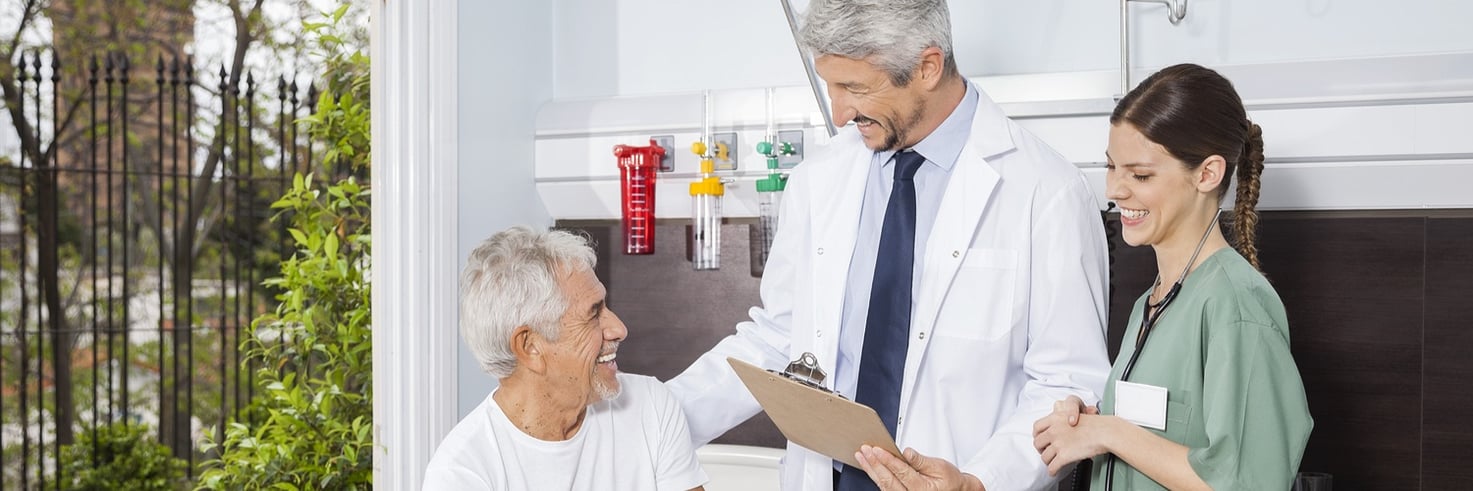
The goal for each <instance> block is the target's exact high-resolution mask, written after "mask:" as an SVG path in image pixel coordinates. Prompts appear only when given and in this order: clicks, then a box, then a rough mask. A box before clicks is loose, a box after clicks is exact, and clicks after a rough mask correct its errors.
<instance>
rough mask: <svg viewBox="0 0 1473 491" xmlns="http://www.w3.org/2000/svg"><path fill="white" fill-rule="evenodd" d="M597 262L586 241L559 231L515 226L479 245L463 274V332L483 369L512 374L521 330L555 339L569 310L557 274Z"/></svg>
mask: <svg viewBox="0 0 1473 491" xmlns="http://www.w3.org/2000/svg"><path fill="white" fill-rule="evenodd" d="M597 262H598V258H597V256H595V255H594V252H593V249H592V248H591V247H590V246H589V241H588V239H587V238H586V237H583V236H579V235H574V234H571V233H568V232H564V231H560V230H553V231H537V230H533V229H531V228H529V227H521V226H518V227H512V228H510V229H507V230H504V231H502V232H499V233H497V234H496V235H492V236H491V238H489V239H486V240H485V241H483V242H481V244H480V245H479V246H476V249H475V250H473V251H471V254H470V257H469V258H467V260H466V265H465V270H464V271H462V272H461V273H460V334H461V336H464V337H465V344H466V345H467V346H469V347H470V350H471V353H472V354H474V355H475V357H476V361H477V362H479V363H480V364H481V369H482V370H485V371H486V373H489V374H491V376H493V377H496V378H498V379H501V378H505V377H507V376H508V375H511V372H512V369H514V368H516V365H517V357H516V355H515V354H514V353H512V351H511V344H510V340H511V334H512V332H514V331H516V329H517V328H518V327H521V326H528V327H530V328H532V329H533V330H534V331H536V332H537V333H538V334H541V335H542V336H543V337H545V338H547V339H549V340H553V341H556V340H557V338H558V333H559V331H561V323H560V322H559V321H560V320H561V319H562V316H563V312H564V311H566V310H567V309H568V300H567V298H565V297H564V296H563V292H562V289H560V288H558V280H557V278H558V275H559V274H567V273H568V272H569V271H578V270H581V269H583V268H588V269H592V268H593V266H594V265H595V264H596V263H597Z"/></svg>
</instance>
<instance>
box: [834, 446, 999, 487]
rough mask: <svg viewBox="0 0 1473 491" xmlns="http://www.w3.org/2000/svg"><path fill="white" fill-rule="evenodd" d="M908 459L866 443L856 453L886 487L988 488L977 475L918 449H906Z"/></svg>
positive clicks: (865, 467) (871, 473)
mask: <svg viewBox="0 0 1473 491" xmlns="http://www.w3.org/2000/svg"><path fill="white" fill-rule="evenodd" d="M903 453H904V454H905V460H900V459H898V458H896V457H895V456H894V455H890V452H886V451H884V450H880V449H879V448H876V447H871V446H869V445H864V446H862V447H859V451H858V452H855V453H854V458H855V459H856V460H858V461H859V465H860V468H861V469H864V472H866V473H868V474H869V477H870V479H872V480H874V481H875V484H877V485H879V487H880V489H883V490H885V491H902V490H906V491H908V490H937V491H941V490H946V491H951V490H979V491H985V488H984V487H983V486H982V481H981V480H978V479H977V477H976V476H973V475H971V474H964V473H962V471H961V469H957V467H956V466H955V465H952V463H951V462H947V461H945V460H942V459H937V458H932V457H927V456H924V455H921V454H920V452H916V451H915V449H911V448H907V449H905V452H903Z"/></svg>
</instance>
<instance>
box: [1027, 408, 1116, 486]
mask: <svg viewBox="0 0 1473 491" xmlns="http://www.w3.org/2000/svg"><path fill="white" fill-rule="evenodd" d="M1071 418H1074V419H1073V420H1072V422H1071ZM1121 421H1124V420H1122V419H1120V418H1117V417H1115V416H1100V415H1098V414H1090V413H1085V414H1072V415H1071V412H1070V411H1055V412H1054V413H1053V414H1050V415H1048V416H1046V417H1044V418H1043V419H1040V420H1038V422H1037V423H1035V424H1034V425H1033V448H1035V449H1037V450H1038V454H1039V457H1042V458H1043V463H1044V464H1047V465H1048V474H1049V475H1050V476H1054V475H1058V473H1059V471H1060V470H1061V469H1063V468H1064V467H1065V466H1068V465H1069V464H1072V463H1075V462H1078V461H1081V460H1084V459H1088V458H1092V457H1094V456H1096V455H1100V454H1103V453H1105V452H1108V451H1109V445H1108V443H1109V442H1110V441H1112V440H1113V437H1112V436H1111V433H1112V432H1113V430H1114V428H1115V427H1116V425H1117V423H1119V422H1121ZM1127 424H1128V423H1127Z"/></svg>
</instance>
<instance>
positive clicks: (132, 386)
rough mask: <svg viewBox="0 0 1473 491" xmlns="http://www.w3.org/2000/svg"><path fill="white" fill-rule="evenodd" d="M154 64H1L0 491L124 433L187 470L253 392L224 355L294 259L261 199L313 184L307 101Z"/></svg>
mask: <svg viewBox="0 0 1473 491" xmlns="http://www.w3.org/2000/svg"><path fill="white" fill-rule="evenodd" d="M150 61H151V63H149V64H145V65H144V66H140V65H138V64H135V63H133V62H131V61H130V60H129V59H127V58H126V57H122V56H117V55H108V56H98V57H93V58H89V59H87V60H63V59H59V57H58V56H57V55H56V54H55V53H53V52H31V53H25V54H22V55H20V56H19V57H18V58H17V59H14V60H5V61H0V82H4V89H5V92H4V95H5V105H6V107H5V111H4V112H5V115H0V122H5V120H6V119H7V118H6V117H5V116H8V120H9V121H8V122H9V123H10V124H9V126H10V127H9V128H5V127H0V133H9V132H12V131H13V133H14V135H15V138H16V141H15V142H13V145H10V147H12V148H9V149H8V150H9V151H5V152H0V470H3V481H0V487H3V488H5V489H34V488H42V487H45V488H50V487H52V486H53V483H55V484H54V485H55V486H56V487H57V488H58V489H59V488H60V483H61V482H62V481H64V480H65V478H66V476H65V475H63V474H64V473H65V472H66V469H65V467H64V466H63V465H62V463H61V460H62V459H61V449H62V447H64V446H66V445H68V444H71V443H73V442H75V441H77V439H78V436H79V435H82V434H83V433H84V432H94V433H93V434H95V432H96V431H97V429H98V428H100V427H104V426H106V425H110V424H116V423H122V422H127V423H130V424H143V425H149V426H150V427H152V428H156V429H157V437H158V440H159V441H160V442H162V443H163V444H164V445H167V446H168V447H169V448H170V449H171V450H172V452H173V453H174V455H175V456H177V457H179V458H182V459H186V460H188V461H189V463H190V466H189V468H190V472H191V473H192V472H193V470H194V467H195V463H197V462H198V461H200V460H201V457H203V456H204V454H203V453H202V452H201V451H200V450H199V449H200V444H201V443H202V441H203V440H204V438H205V437H206V436H208V435H216V436H218V435H219V434H220V433H219V432H220V431H222V428H223V427H224V426H225V424H226V422H227V421H228V420H230V419H231V418H233V417H236V416H239V415H240V414H241V411H242V409H243V408H244V407H245V406H246V405H247V403H248V401H249V400H250V399H251V398H252V396H253V395H254V391H253V389H252V388H253V386H254V384H253V381H254V377H253V370H252V369H248V368H242V366H241V363H240V361H241V354H240V352H239V349H238V347H239V346H240V342H241V340H242V336H247V335H250V331H249V329H248V327H249V325H250V321H251V319H253V318H255V317H256V316H258V315H259V314H261V313H263V312H266V311H267V310H268V309H272V308H274V306H275V299H274V298H273V293H272V292H269V291H266V290H264V289H263V288H261V287H259V286H258V285H259V284H260V283H261V280H262V279H263V278H265V277H267V275H274V274H275V271H276V268H277V264H278V262H279V260H280V258H281V256H282V255H283V254H289V253H290V250H291V249H290V243H289V242H288V240H287V237H288V234H286V233H285V230H284V229H283V228H282V227H283V226H282V225H280V224H279V222H272V221H271V220H270V218H271V216H272V213H273V211H272V209H271V207H270V203H271V202H272V201H273V200H274V199H275V198H277V197H279V196H280V195H281V194H282V191H283V189H284V188H285V187H286V186H289V185H290V179H291V176H292V175H293V174H295V173H305V172H308V171H310V170H311V169H312V165H313V163H312V161H311V155H312V153H313V152H312V148H313V147H312V143H311V141H310V138H308V137H307V135H306V134H299V132H298V128H297V125H296V124H295V121H296V120H297V118H299V117H301V116H305V115H308V114H310V113H311V111H312V107H313V106H314V102H315V101H316V98H317V97H318V94H317V91H316V89H315V88H314V87H312V86H308V87H307V88H306V89H305V90H302V89H301V86H300V85H298V84H297V83H295V82H294V81H292V80H288V79H286V78H282V77H278V78H276V79H275V80H274V81H273V82H274V83H270V84H262V83H260V81H258V80H256V78H255V77H254V76H253V75H252V74H250V73H244V74H242V73H230V72H229V71H227V70H226V69H225V68H224V67H221V68H220V69H219V70H218V71H214V72H213V73H211V72H210V71H206V70H201V69H197V68H196V67H195V66H193V64H192V62H191V60H189V59H182V60H181V59H179V58H172V59H165V58H163V57H158V58H155V59H153V60H150ZM242 71H243V70H242ZM242 75H243V76H242ZM262 85H265V86H264V87H263V86H262ZM0 126H4V125H0ZM4 140H5V138H4V137H3V136H0V142H4ZM0 148H3V147H0ZM257 335H258V336H260V335H269V334H262V333H257ZM93 458H94V461H95V459H96V456H95V455H94V457H93Z"/></svg>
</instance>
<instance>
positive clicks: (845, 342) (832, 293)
mask: <svg viewBox="0 0 1473 491" xmlns="http://www.w3.org/2000/svg"><path fill="white" fill-rule="evenodd" d="M800 37H801V39H802V42H803V44H804V45H805V46H806V47H807V48H808V51H809V52H810V53H813V54H814V56H815V67H816V68H817V71H818V74H819V75H820V76H821V77H822V78H823V79H824V81H825V82H826V83H827V86H828V91H829V96H830V98H831V104H832V109H833V115H834V119H835V120H836V121H840V122H846V123H847V122H849V121H853V122H854V123H856V124H855V125H854V126H853V127H848V128H845V129H844V130H843V131H841V132H840V133H839V135H838V136H836V137H835V138H834V139H833V141H832V143H831V144H830V145H829V148H828V151H827V152H825V153H823V154H821V155H819V156H817V157H816V158H810V159H809V160H808V161H805V162H804V163H803V165H802V166H799V168H798V169H797V170H796V172H794V173H793V176H792V180H791V182H790V184H789V186H788V188H787V194H786V196H784V198H783V210H782V215H781V216H782V221H781V225H780V228H779V230H778V233H777V237H776V240H775V241H774V242H773V245H772V253H771V255H770V256H769V259H768V261H767V266H766V273H765V275H764V277H763V278H762V289H761V294H762V306H760V307H756V308H753V309H752V310H751V318H752V320H751V321H750V322H744V323H742V324H740V325H738V326H737V332H736V334H733V335H732V336H728V337H727V338H726V339H724V340H722V341H721V342H720V343H719V344H717V345H716V346H715V347H714V348H712V350H711V351H710V352H709V353H707V354H706V355H703V356H702V357H701V358H700V359H698V360H697V361H696V362H695V363H694V364H692V365H691V367H690V368H689V369H687V370H686V371H685V372H684V373H682V374H681V375H680V376H678V377H676V378H675V379H673V380H671V381H670V382H669V384H668V385H670V387H671V389H672V391H673V392H674V393H675V396H676V397H677V398H678V399H680V401H681V405H682V406H683V407H684V409H685V413H686V417H687V418H688V419H689V421H690V425H691V433H692V435H693V437H694V438H695V439H696V443H698V444H700V443H704V442H706V441H710V440H711V439H713V438H716V437H717V436H720V435H721V434H722V433H723V432H725V431H726V430H728V429H730V428H731V427H733V426H735V425H736V424H738V423H740V422H742V421H743V420H745V419H747V418H748V417H750V416H752V415H753V414H755V413H756V412H757V411H758V410H759V409H760V408H759V406H758V405H757V404H756V402H755V401H754V400H753V399H752V397H751V396H750V395H749V394H748V393H747V392H746V391H745V390H744V389H743V387H742V385H741V383H740V382H739V381H738V380H737V379H736V377H735V375H734V374H733V373H732V371H731V369H730V368H729V367H727V364H726V362H725V358H726V357H728V356H732V357H736V358H740V359H743V360H746V361H748V362H751V363H753V364H756V365H760V366H763V367H765V368H781V367H783V366H785V365H786V364H787V362H788V361H789V360H791V359H794V358H797V357H798V355H800V354H802V353H804V352H812V353H814V354H815V355H817V357H818V360H819V362H820V364H821V365H822V368H823V369H824V370H825V371H827V372H828V373H830V374H832V376H831V377H829V382H828V383H829V384H830V388H831V389H834V390H837V391H838V392H840V393H841V394H845V395H847V396H850V397H852V398H853V399H854V400H856V401H858V402H860V403H863V404H866V405H869V406H871V407H873V408H874V409H875V410H876V412H877V413H878V414H879V415H880V418H881V420H882V421H883V422H884V423H885V424H886V426H887V427H888V429H889V430H890V433H891V434H892V435H894V436H895V438H896V442H897V443H898V444H899V445H900V446H901V448H905V447H910V448H913V449H914V451H919V452H920V454H925V455H930V456H933V457H934V458H928V457H922V456H920V455H918V454H915V453H914V451H912V452H907V461H900V460H899V459H892V461H889V462H880V464H899V465H900V466H903V467H905V468H902V469H899V473H900V475H901V477H904V478H906V479H905V482H899V483H897V482H890V483H888V484H895V485H897V486H899V485H910V484H915V485H920V486H926V487H929V486H937V485H939V486H942V487H961V488H965V489H978V488H984V487H985V488H986V489H993V490H1013V489H1041V488H1045V487H1047V486H1049V485H1050V484H1051V479H1050V477H1049V475H1048V470H1047V468H1046V467H1045V466H1044V465H1043V461H1042V459H1041V458H1039V455H1038V451H1037V450H1035V449H1034V448H1033V435H1032V429H1033V422H1034V421H1036V420H1037V419H1038V418H1040V417H1043V416H1045V415H1047V414H1049V412H1050V410H1051V409H1052V407H1053V403H1054V401H1057V400H1060V399H1063V398H1065V397H1067V396H1070V395H1074V396H1078V397H1080V398H1081V399H1083V400H1085V401H1088V402H1090V403H1092V402H1093V401H1095V400H1096V396H1095V394H1098V393H1100V392H1101V391H1102V389H1103V388H1104V382H1105V377H1106V375H1107V374H1108V373H1109V369H1110V363H1109V358H1108V357H1107V355H1106V350H1105V325H1106V313H1105V312H1106V311H1105V291H1106V285H1105V281H1106V262H1105V258H1106V254H1105V241H1104V233H1103V232H1104V229H1103V227H1102V226H1101V224H1100V215H1099V211H1098V208H1097V207H1096V205H1095V203H1094V196H1093V193H1092V192H1091V191H1090V188H1089V186H1088V184H1087V182H1086V181H1085V179H1084V176H1083V174H1082V173H1081V172H1080V171H1079V169H1077V168H1076V167H1075V166H1074V165H1072V164H1071V163H1070V162H1069V161H1067V160H1065V159H1064V158H1063V157H1061V156H1060V155H1059V154H1058V153H1056V152H1054V151H1053V150H1052V149H1050V148H1049V147H1048V146H1047V145H1046V144H1044V143H1043V142H1042V141H1041V140H1039V139H1038V138H1036V137H1034V136H1033V135H1031V134H1029V133H1028V132H1027V131H1025V130H1024V129H1023V128H1022V127H1021V126H1019V125H1017V124H1016V123H1014V122H1013V121H1011V120H1009V119H1008V118H1007V117H1006V116H1004V114H1003V112H1002V109H1001V108H1000V107H998V105H997V104H995V103H993V102H992V101H991V100H990V99H989V98H988V97H987V95H986V94H983V93H982V92H981V91H980V90H978V89H977V87H976V86H974V85H972V84H971V83H969V82H968V81H967V80H966V79H965V78H964V77H962V76H961V75H960V73H959V72H958V70H957V66H956V60H955V57H954V56H953V54H952V46H951V21H950V14H949V12H948V11H947V6H946V3H945V1H944V0H813V1H812V2H810V3H809V7H808V10H807V11H806V12H805V14H804V19H803V25H802V32H801V35H800ZM864 462H865V461H861V463H864ZM944 462H950V463H955V467H952V466H950V465H942V463H944ZM867 467H869V468H870V469H868V470H870V471H873V470H874V466H872V465H869V466H867ZM957 467H959V468H960V470H959V471H958V469H957ZM912 468H913V469H912ZM912 470H920V471H921V472H919V473H917V472H911V471H912ZM943 471H945V472H943ZM935 474H945V475H944V476H940V475H935ZM891 475H892V473H888V472H886V473H882V474H881V475H880V476H879V477H880V478H881V479H882V480H883V479H884V478H886V477H888V476H891ZM941 478H944V479H941ZM871 479H872V477H871V476H870V475H869V474H868V473H867V472H866V469H855V468H847V467H844V466H843V465H842V464H838V463H836V462H835V461H834V460H832V459H830V458H828V457H824V456H822V455H818V454H815V453H813V452H810V451H808V450H806V449H803V448H801V447H798V446H795V445H792V444H789V446H788V454H787V457H786V459H785V460H784V469H783V484H784V486H783V487H784V489H788V490H794V489H808V490H820V489H823V490H826V489H831V486H832V487H833V488H837V489H844V490H851V489H874V488H875V487H876V484H875V482H873V481H872V480H871ZM835 481H837V483H836V484H835ZM882 484H885V483H882Z"/></svg>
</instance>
